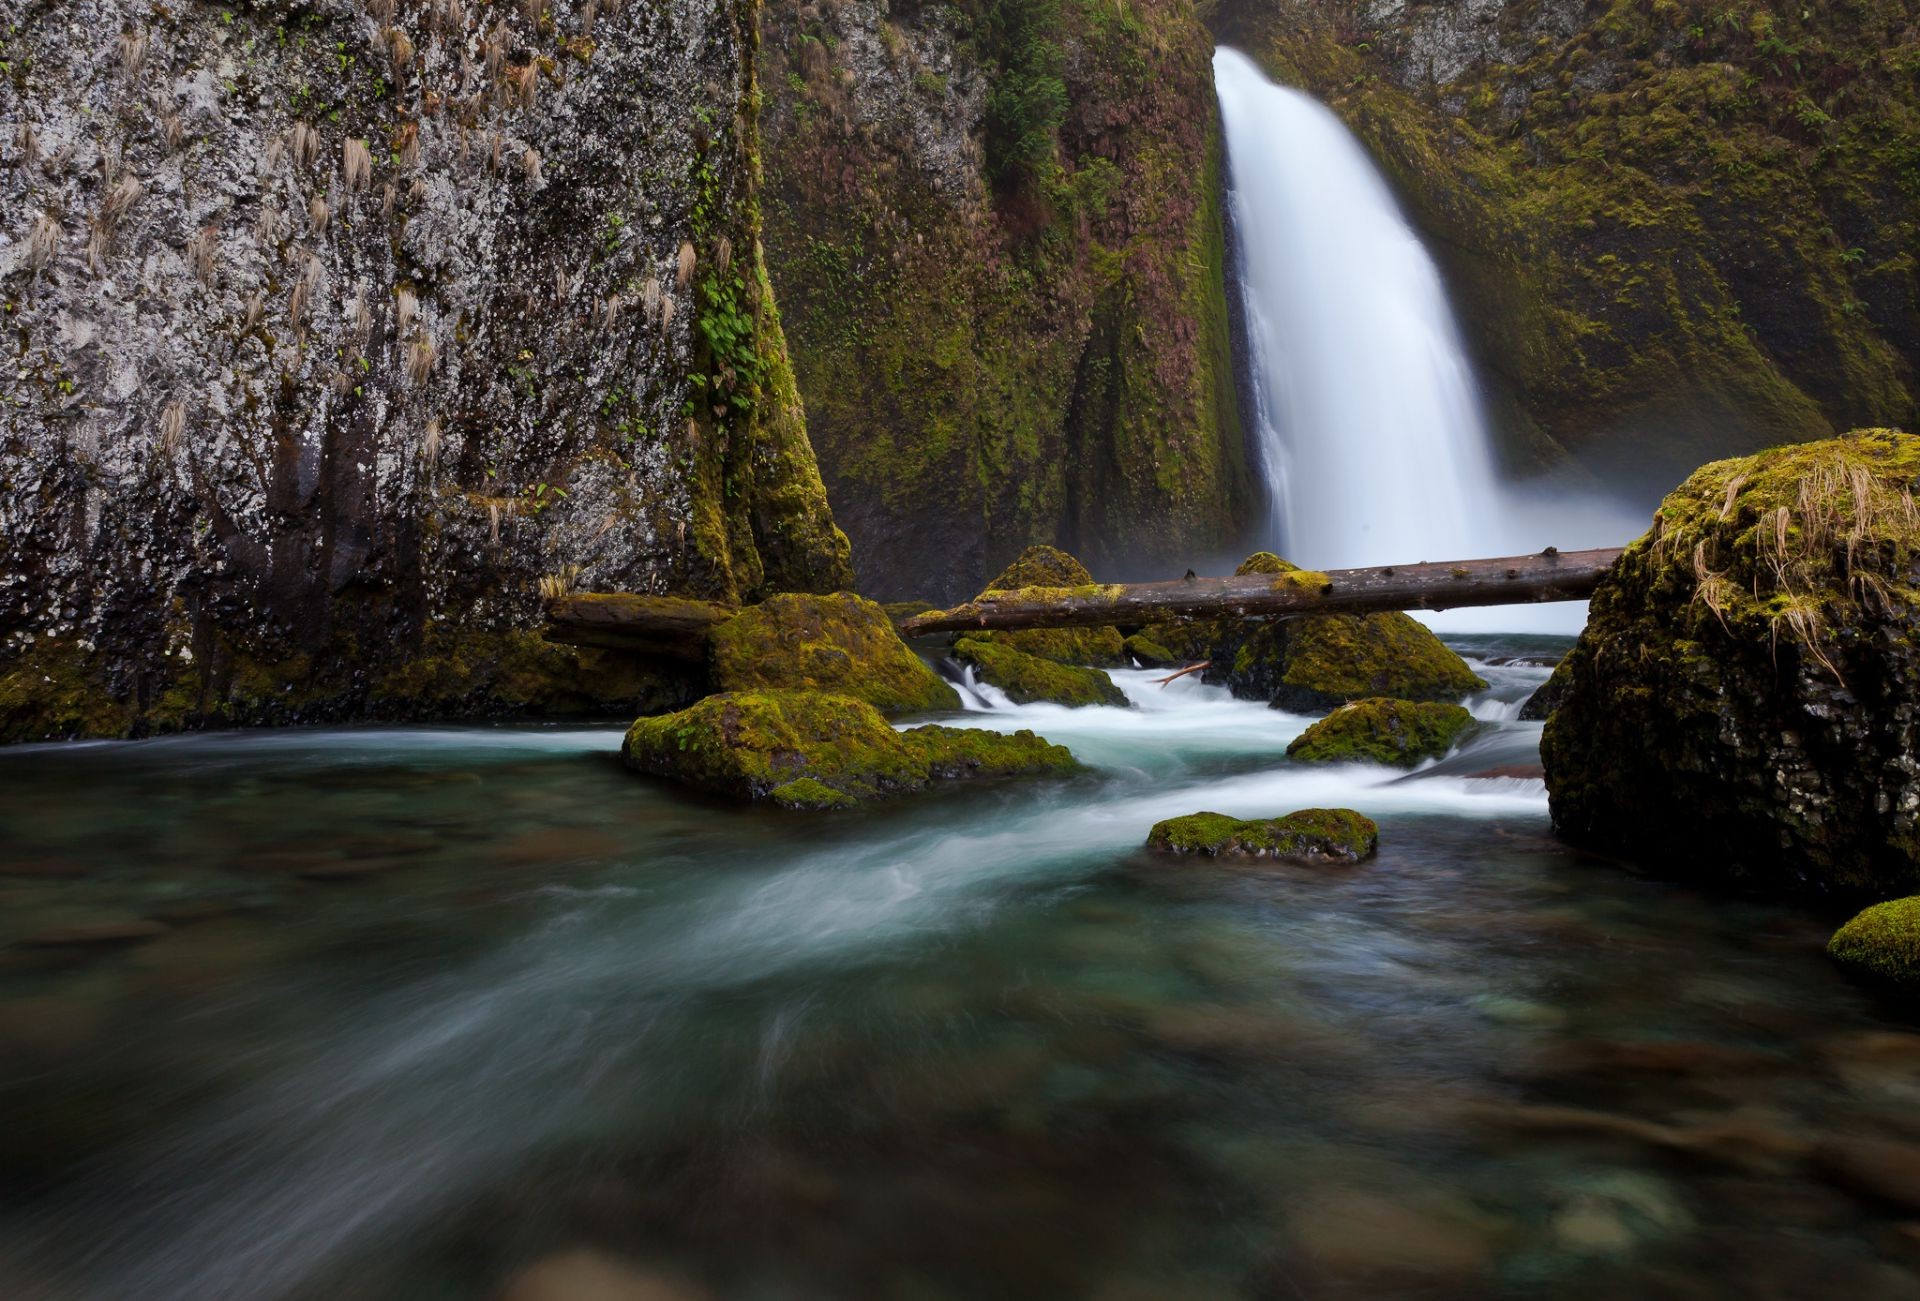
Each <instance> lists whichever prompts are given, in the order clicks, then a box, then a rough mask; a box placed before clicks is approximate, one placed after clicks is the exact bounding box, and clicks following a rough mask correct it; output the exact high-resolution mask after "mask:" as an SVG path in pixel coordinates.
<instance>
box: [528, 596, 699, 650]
mask: <svg viewBox="0 0 1920 1301" xmlns="http://www.w3.org/2000/svg"><path fill="white" fill-rule="evenodd" d="M735 613H736V612H735V611H734V610H732V609H731V608H729V607H727V606H724V605H720V604H717V603H715V602H713V601H688V600H684V599H682V598H680V597H677V596H638V595H635V594H634V593H631V592H574V593H571V594H570V595H567V596H562V597H559V598H558V599H556V600H553V601H550V602H548V604H547V628H546V637H547V640H548V641H553V642H560V643H562V644H563V645H568V646H597V647H601V648H604V649H609V650H629V651H639V652H641V653H642V654H647V655H660V656H664V657H665V658H668V659H677V660H692V661H696V662H698V661H701V660H704V659H706V657H707V636H708V634H709V633H711V632H712V631H713V629H714V626H715V625H716V624H720V623H724V622H726V621H727V620H728V619H731V618H732V617H733V616H734V614H735Z"/></svg>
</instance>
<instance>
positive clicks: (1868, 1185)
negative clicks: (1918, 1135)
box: [1813, 1137, 1920, 1212]
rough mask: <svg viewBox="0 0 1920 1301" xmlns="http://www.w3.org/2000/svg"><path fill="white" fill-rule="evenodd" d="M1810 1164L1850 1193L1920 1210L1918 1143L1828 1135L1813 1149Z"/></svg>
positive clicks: (1907, 1208) (1919, 1156)
mask: <svg viewBox="0 0 1920 1301" xmlns="http://www.w3.org/2000/svg"><path fill="white" fill-rule="evenodd" d="M1813 1164H1814V1168H1815V1169H1816V1170H1818V1171H1819V1172H1820V1173H1821V1174H1822V1175H1824V1176H1825V1177H1826V1178H1827V1179H1828V1180H1829V1181H1830V1182H1832V1183H1833V1184H1835V1185H1836V1186H1838V1187H1841V1188H1844V1189H1846V1190H1847V1191H1849V1192H1852V1193H1855V1194H1857V1195H1860V1196H1863V1197H1867V1198H1869V1199H1871V1200H1874V1201H1880V1202H1887V1203H1890V1204H1892V1205H1894V1206H1898V1207H1900V1208H1901V1209H1903V1210H1906V1211H1909V1212H1914V1211H1920V1144H1915V1143H1901V1142H1895V1141H1893V1140H1891V1139H1879V1138H1848V1137H1835V1138H1829V1139H1827V1140H1825V1141H1824V1142H1822V1143H1821V1144H1820V1145H1819V1146H1818V1147H1816V1148H1815V1149H1814V1152H1813Z"/></svg>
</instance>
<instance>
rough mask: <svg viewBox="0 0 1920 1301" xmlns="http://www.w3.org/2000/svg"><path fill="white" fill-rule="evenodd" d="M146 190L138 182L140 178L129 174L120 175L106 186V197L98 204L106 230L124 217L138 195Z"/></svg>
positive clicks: (116, 224) (138, 197)
mask: <svg viewBox="0 0 1920 1301" xmlns="http://www.w3.org/2000/svg"><path fill="white" fill-rule="evenodd" d="M146 191H147V187H146V186H144V185H142V184H141V183H140V178H139V177H137V176H134V175H131V174H129V175H126V176H122V177H121V178H120V179H119V180H117V181H115V182H114V183H113V184H112V185H111V186H109V187H108V189H107V197H106V199H105V200H104V201H102V203H101V204H100V220H101V221H102V222H103V223H104V224H105V225H106V227H107V228H108V230H112V229H114V228H115V227H117V226H119V224H120V223H121V222H122V221H123V220H125V219H126V216H127V214H128V213H129V212H131V211H133V205H134V204H136V203H138V202H140V196H141V195H143V194H145V193H146Z"/></svg>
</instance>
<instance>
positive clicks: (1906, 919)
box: [1827, 896, 1920, 994]
mask: <svg viewBox="0 0 1920 1301" xmlns="http://www.w3.org/2000/svg"><path fill="white" fill-rule="evenodd" d="M1827 956H1828V957H1830V958H1832V959H1833V960H1834V961H1835V962H1838V963H1839V964H1840V965H1841V966H1843V967H1845V968H1846V969H1847V970H1849V971H1851V972H1853V973H1854V974H1855V975H1857V976H1861V977H1863V978H1865V979H1866V980H1868V981H1870V982H1872V983H1875V984H1879V985H1884V986H1889V987H1892V988H1896V989H1899V990H1901V991H1902V992H1904V993H1908V994H1914V993H1920V896H1910V897H1908V898H1905V899H1889V900H1887V902H1885V903H1877V904H1875V905H1873V907H1871V908H1867V909H1864V910H1863V911H1861V912H1860V913H1858V914H1856V915H1855V916H1854V917H1853V919H1852V920H1851V921H1849V922H1847V924H1846V925H1844V926H1842V927H1841V928H1840V929H1839V930H1837V931H1835V932H1834V933H1833V938H1832V939H1831V940H1829V941H1827Z"/></svg>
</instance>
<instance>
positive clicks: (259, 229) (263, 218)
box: [253, 203, 280, 248]
mask: <svg viewBox="0 0 1920 1301" xmlns="http://www.w3.org/2000/svg"><path fill="white" fill-rule="evenodd" d="M253 237H254V238H255V239H257V240H259V241H260V242H261V243H262V244H263V245H265V246H267V247H268V248H272V247H273V246H274V245H276V244H278V243H279V242H280V210H279V209H278V208H276V207H274V206H273V205H272V204H271V203H263V204H261V205H260V212H259V214H258V215H257V216H256V217H255V218H254V219H253Z"/></svg>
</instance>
